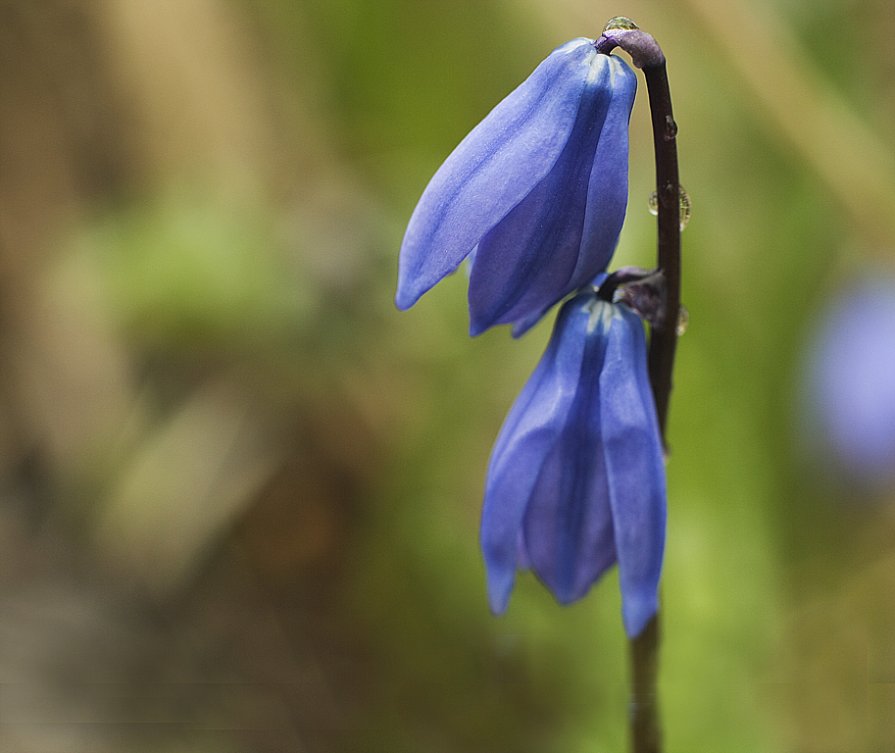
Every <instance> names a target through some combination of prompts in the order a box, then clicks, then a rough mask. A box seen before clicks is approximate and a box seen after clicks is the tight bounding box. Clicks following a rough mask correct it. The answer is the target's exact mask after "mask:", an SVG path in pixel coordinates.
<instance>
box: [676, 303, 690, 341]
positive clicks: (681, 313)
mask: <svg viewBox="0 0 895 753" xmlns="http://www.w3.org/2000/svg"><path fill="white" fill-rule="evenodd" d="M689 324H690V312H689V311H687V308H686V306H681V307H680V309H679V310H678V312H677V327H675V328H674V331H675V332H676V333H677V336H678V337H680V336H681V335H683V334H684V332H686V331H687V327H688V326H689Z"/></svg>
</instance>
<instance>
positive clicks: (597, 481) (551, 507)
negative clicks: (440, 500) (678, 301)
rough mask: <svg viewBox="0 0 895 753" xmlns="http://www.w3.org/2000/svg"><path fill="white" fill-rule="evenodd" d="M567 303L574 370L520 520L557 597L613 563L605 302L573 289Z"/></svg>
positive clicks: (534, 560)
mask: <svg viewBox="0 0 895 753" xmlns="http://www.w3.org/2000/svg"><path fill="white" fill-rule="evenodd" d="M578 300H584V301H585V303H584V305H579V304H577V301H578ZM572 305H573V306H574V307H575V308H574V319H573V320H572V321H571V322H570V323H569V325H567V326H568V327H570V328H572V330H573V331H571V332H569V333H568V336H571V337H575V338H578V339H581V340H582V341H583V342H584V343H585V349H584V355H583V358H582V361H581V370H580V372H579V374H578V376H577V383H576V384H575V386H574V389H575V396H574V399H573V401H572V405H571V407H570V410H569V412H568V415H567V416H566V419H565V420H564V421H563V422H562V423H561V424H559V425H558V427H557V428H558V435H557V437H556V441H555V442H554V445H553V447H552V448H551V451H550V453H549V454H548V455H547V456H546V457H545V459H544V462H543V465H542V466H541V472H540V474H539V477H538V480H537V483H536V484H535V486H534V488H533V490H532V493H531V497H530V499H529V503H528V508H527V510H526V513H525V522H524V533H525V543H526V552H527V555H528V559H529V561H530V563H531V569H532V570H534V572H535V573H536V574H537V576H538V577H539V578H540V579H541V581H543V582H544V584H545V585H546V586H547V587H548V588H549V589H550V590H551V591H552V592H553V594H554V596H555V597H556V599H557V600H558V601H559V602H560V603H562V604H567V603H569V602H572V601H575V600H577V599H580V598H581V597H582V596H584V595H585V594H586V593H587V592H588V590H589V589H590V587H591V586H592V585H593V584H594V583H595V582H596V581H597V580H598V579H599V577H600V576H601V575H602V574H603V573H604V572H605V571H606V570H607V569H608V568H609V567H610V566H611V565H613V564H614V563H615V545H614V534H613V526H612V511H611V507H610V503H609V486H608V483H607V469H606V463H605V458H604V453H603V448H602V444H603V439H602V437H601V420H600V419H601V399H600V391H599V375H600V371H601V369H602V367H603V361H604V358H605V355H606V344H607V339H606V335H607V333H606V326H607V325H608V323H609V321H610V319H611V316H612V305H611V304H609V303H607V302H605V301H601V300H599V299H597V298H596V297H595V296H593V295H587V296H581V297H580V299H575V300H574V301H572Z"/></svg>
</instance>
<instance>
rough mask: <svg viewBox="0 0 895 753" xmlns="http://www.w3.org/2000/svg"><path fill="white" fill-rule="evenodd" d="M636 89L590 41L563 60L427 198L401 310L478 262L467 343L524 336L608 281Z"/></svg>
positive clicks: (414, 232)
mask: <svg viewBox="0 0 895 753" xmlns="http://www.w3.org/2000/svg"><path fill="white" fill-rule="evenodd" d="M636 87H637V78H636V76H635V75H634V72H633V71H632V70H631V69H630V68H629V67H628V66H627V65H626V64H625V63H624V62H623V61H622V60H621V59H620V58H617V57H614V56H610V55H604V54H601V53H598V52H597V51H596V49H595V48H594V42H593V40H591V39H574V40H572V41H571V42H568V43H566V44H564V45H562V46H561V47H558V48H557V49H556V50H554V51H553V52H552V53H551V54H550V56H549V57H548V58H547V59H546V60H544V61H543V62H542V63H541V64H540V65H539V66H538V67H537V68H536V69H535V71H534V72H533V73H532V74H531V75H530V76H529V77H528V79H526V80H525V81H524V82H523V83H522V84H521V85H520V86H519V87H518V88H517V89H516V90H515V91H513V92H512V93H511V94H510V95H509V96H508V97H507V98H506V99H504V100H503V101H502V102H501V103H500V104H498V105H497V107H495V108H494V109H493V110H492V111H491V113H490V114H489V115H488V116H487V117H486V118H485V119H484V120H483V121H482V122H481V123H480V124H479V125H478V126H476V127H475V128H474V129H473V130H472V132H471V133H469V135H468V136H467V137H466V138H465V139H463V141H462V142H461V143H460V145H459V146H457V148H456V149H455V150H454V151H453V153H452V154H451V155H450V156H449V157H448V158H447V160H445V162H444V164H443V165H442V166H441V167H440V168H439V169H438V171H437V172H436V173H435V175H434V177H433V178H432V180H431V181H430V183H429V185H428V186H427V187H426V190H425V191H424V192H423V195H422V197H421V198H420V200H419V203H418V204H417V206H416V209H415V210H414V212H413V216H412V217H411V218H410V223H409V224H408V226H407V232H406V234H405V236H404V242H403V244H402V246H401V256H400V263H399V271H398V293H397V296H396V299H395V302H396V304H397V306H398V308H400V309H407V308H410V307H411V306H412V305H413V304H414V303H416V301H417V300H418V299H419V297H420V296H421V295H423V293H425V292H426V291H427V290H429V289H430V288H431V287H432V286H433V285H435V284H436V283H437V282H438V281H439V280H441V279H442V278H444V277H445V276H446V275H448V274H450V273H451V272H453V271H455V270H456V269H457V267H458V266H459V265H460V263H461V262H462V261H463V260H464V259H466V258H467V257H470V258H472V259H474V261H473V263H472V268H471V276H470V280H469V312H470V333H471V334H472V335H477V334H479V333H481V332H483V331H485V330H486V329H488V328H489V327H491V326H493V325H495V324H507V323H512V324H514V325H515V329H514V334H515V335H519V334H521V333H522V332H523V331H524V330H525V329H527V328H528V327H530V326H531V325H533V324H534V323H535V322H536V321H537V320H538V319H539V318H540V317H541V315H543V313H544V312H545V311H546V310H547V309H549V308H550V307H551V306H553V305H554V304H555V303H557V302H558V301H559V300H561V299H562V298H563V297H564V296H566V295H567V294H568V293H571V292H572V291H574V290H577V289H578V288H580V287H581V286H582V285H584V284H586V283H588V282H590V281H591V280H592V279H593V278H594V276H595V275H596V274H597V273H598V272H600V271H602V270H604V269H605V268H606V265H607V264H608V263H609V260H610V258H611V257H612V254H613V251H614V250H615V245H616V242H617V240H618V235H619V232H620V231H621V227H622V223H623V221H624V216H625V207H626V204H627V198H628V121H629V119H630V115H631V106H632V104H633V100H634V93H635V90H636Z"/></svg>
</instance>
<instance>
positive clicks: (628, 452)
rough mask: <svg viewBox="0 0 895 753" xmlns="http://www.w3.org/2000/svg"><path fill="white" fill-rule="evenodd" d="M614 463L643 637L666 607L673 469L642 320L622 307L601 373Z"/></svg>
mask: <svg viewBox="0 0 895 753" xmlns="http://www.w3.org/2000/svg"><path fill="white" fill-rule="evenodd" d="M600 404H601V406H602V416H601V432H602V437H603V448H604V453H605V458H606V472H607V476H608V482H609V492H610V500H611V505H612V519H613V526H614V530H615V549H616V553H617V556H618V567H619V581H620V584H621V591H622V614H623V618H624V623H625V630H626V631H627V633H628V635H629V636H631V637H634V636H637V635H639V634H640V633H641V632H642V631H643V628H644V627H646V624H647V623H648V622H649V620H650V618H651V617H652V616H653V615H654V614H655V613H656V610H657V609H658V589H659V577H660V575H661V572H662V555H663V551H664V548H665V515H666V509H665V508H666V502H665V499H666V495H665V467H664V460H663V450H662V442H661V438H660V435H659V427H658V420H657V418H656V410H655V404H654V402H653V395H652V391H651V390H650V385H649V378H648V376H647V370H646V340H645V337H644V333H643V325H642V323H641V322H640V319H639V318H638V317H637V316H636V315H635V314H633V313H632V312H631V311H630V310H628V309H627V308H625V307H624V306H616V307H615V313H614V317H613V322H612V325H611V327H610V328H609V338H608V344H607V347H606V358H605V360H604V363H603V370H602V372H601V374H600Z"/></svg>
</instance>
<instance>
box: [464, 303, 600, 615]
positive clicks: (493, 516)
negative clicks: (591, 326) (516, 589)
mask: <svg viewBox="0 0 895 753" xmlns="http://www.w3.org/2000/svg"><path fill="white" fill-rule="evenodd" d="M576 314H578V312H577V311H575V310H574V308H573V306H572V305H571V304H569V305H567V306H566V307H564V308H563V310H562V311H561V312H560V315H559V317H558V318H557V323H556V327H555V330H554V336H553V337H552V338H551V339H550V344H549V345H548V347H547V351H546V352H545V353H544V355H543V357H542V358H541V361H540V362H539V363H538V366H537V368H536V369H535V372H534V374H532V376H531V378H530V379H529V380H528V382H527V383H526V385H525V387H524V388H523V390H522V393H521V394H520V395H519V397H518V398H517V399H516V402H515V403H514V404H513V407H512V409H511V410H510V412H509V415H508V416H507V418H506V420H505V421H504V424H503V427H502V428H501V430H500V434H499V435H498V438H497V441H496V443H495V445H494V449H493V451H492V453H491V461H490V463H489V467H488V478H487V482H486V487H485V504H484V508H483V511H482V529H481V543H482V551H483V554H484V558H485V565H486V568H487V574H488V596H489V601H490V603H491V609H492V610H493V611H494V612H495V613H501V612H503V611H504V610H505V609H506V606H507V602H508V601H509V598H510V592H511V591H512V589H513V583H514V581H515V575H516V569H517V567H519V566H522V567H527V566H528V565H529V563H528V562H526V561H522V562H520V558H519V555H520V552H519V537H520V534H521V532H522V523H523V520H524V517H525V511H526V508H527V506H528V500H529V498H530V496H531V492H532V489H533V488H534V487H535V485H536V484H537V482H538V477H539V474H540V469H541V466H542V465H543V461H544V458H545V457H546V456H547V454H548V453H549V452H550V448H551V447H552V446H553V445H554V444H555V442H556V437H557V435H558V432H559V429H560V427H561V426H562V425H563V424H564V422H565V420H566V417H567V415H568V412H569V410H570V408H571V406H572V402H573V400H574V397H575V389H574V385H575V384H576V382H577V379H578V376H579V375H580V372H581V361H582V358H583V357H584V341H583V339H582V338H575V337H565V338H563V337H562V336H561V335H562V333H563V332H565V331H566V322H567V320H568V319H569V318H570V317H572V316H574V315H576Z"/></svg>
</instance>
